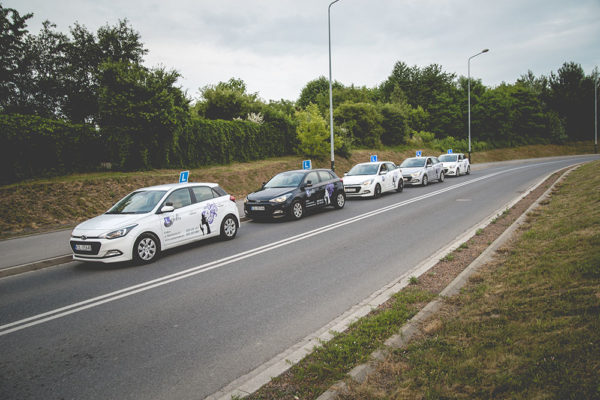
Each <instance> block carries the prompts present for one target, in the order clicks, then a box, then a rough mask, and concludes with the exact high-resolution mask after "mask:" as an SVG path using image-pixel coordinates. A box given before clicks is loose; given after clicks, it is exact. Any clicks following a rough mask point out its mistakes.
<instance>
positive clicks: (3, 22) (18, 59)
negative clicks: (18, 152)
mask: <svg viewBox="0 0 600 400" xmlns="http://www.w3.org/2000/svg"><path fill="white" fill-rule="evenodd" d="M31 17H33V14H31V13H29V14H25V15H23V16H21V15H20V14H19V12H18V11H17V10H15V9H12V8H4V7H3V6H2V4H0V55H1V56H0V110H3V111H7V110H8V109H10V108H11V106H13V105H14V104H15V98H16V95H17V94H18V92H19V87H18V86H19V82H20V81H21V79H20V77H21V76H23V75H27V70H26V69H24V68H25V66H24V65H23V52H24V48H25V46H26V45H25V38H26V35H27V32H28V31H27V29H26V27H27V20H28V19H30V18H31Z"/></svg>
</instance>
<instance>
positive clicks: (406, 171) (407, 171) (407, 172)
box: [402, 167, 423, 176]
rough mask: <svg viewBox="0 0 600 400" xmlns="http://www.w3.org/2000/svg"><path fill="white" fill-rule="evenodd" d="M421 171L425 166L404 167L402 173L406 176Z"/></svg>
mask: <svg viewBox="0 0 600 400" xmlns="http://www.w3.org/2000/svg"><path fill="white" fill-rule="evenodd" d="M421 171H423V167H416V168H402V175H403V176H406V175H410V174H414V173H415V172H421Z"/></svg>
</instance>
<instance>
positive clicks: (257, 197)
mask: <svg viewBox="0 0 600 400" xmlns="http://www.w3.org/2000/svg"><path fill="white" fill-rule="evenodd" d="M294 190H295V188H293V187H291V188H290V187H281V188H278V187H275V188H266V189H263V190H259V191H258V192H254V193H250V194H249V195H248V197H247V198H248V200H250V201H266V200H271V199H274V198H276V197H279V196H281V195H284V194H286V193H291V192H293V191H294Z"/></svg>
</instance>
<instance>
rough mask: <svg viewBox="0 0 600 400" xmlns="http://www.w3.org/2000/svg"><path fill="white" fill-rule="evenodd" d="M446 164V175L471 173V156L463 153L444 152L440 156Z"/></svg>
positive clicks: (443, 163)
mask: <svg viewBox="0 0 600 400" xmlns="http://www.w3.org/2000/svg"><path fill="white" fill-rule="evenodd" d="M438 159H439V160H440V161H441V162H442V165H443V166H444V172H445V173H446V176H461V175H462V174H467V175H469V174H470V173H471V165H470V164H469V158H468V157H465V155H464V154H463V153H454V154H442V155H441V156H439V157H438Z"/></svg>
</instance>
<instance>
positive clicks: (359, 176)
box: [343, 161, 404, 198]
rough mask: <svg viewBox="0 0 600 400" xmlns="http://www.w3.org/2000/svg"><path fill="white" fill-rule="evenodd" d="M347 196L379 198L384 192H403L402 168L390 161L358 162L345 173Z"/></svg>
mask: <svg viewBox="0 0 600 400" xmlns="http://www.w3.org/2000/svg"><path fill="white" fill-rule="evenodd" d="M343 181H344V191H345V192H346V196H347V197H353V196H356V197H373V198H377V197H379V196H381V194H382V193H384V192H391V191H394V190H395V191H396V192H401V191H402V189H404V180H403V179H402V172H401V171H400V169H399V168H398V167H397V166H396V165H395V164H394V163H393V162H390V161H377V162H367V163H361V164H356V165H355V166H354V167H352V169H350V171H348V172H347V173H345V174H344V179H343Z"/></svg>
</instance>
